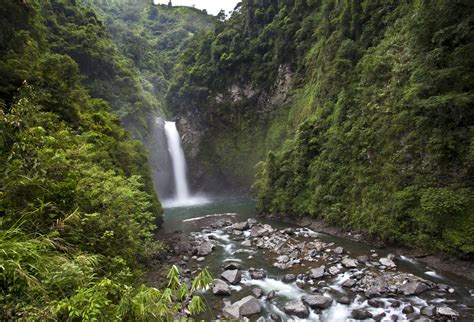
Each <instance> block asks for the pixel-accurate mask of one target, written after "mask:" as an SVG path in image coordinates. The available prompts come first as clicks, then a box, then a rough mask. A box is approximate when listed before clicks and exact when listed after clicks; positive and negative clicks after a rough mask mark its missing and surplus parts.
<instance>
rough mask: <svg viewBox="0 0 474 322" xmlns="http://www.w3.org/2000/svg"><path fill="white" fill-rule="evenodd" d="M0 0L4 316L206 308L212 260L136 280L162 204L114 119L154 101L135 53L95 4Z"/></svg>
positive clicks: (149, 257) (134, 144)
mask: <svg viewBox="0 0 474 322" xmlns="http://www.w3.org/2000/svg"><path fill="white" fill-rule="evenodd" d="M0 3H1V5H0V74H1V75H2V77H1V78H0V135H1V140H0V320H12V319H21V320H71V321H73V320H74V321H76V320H101V321H112V320H121V319H126V320H139V321H142V320H143V321H146V320H166V319H173V318H174V317H175V316H176V313H177V312H179V311H181V310H182V309H183V308H187V309H188V310H190V312H193V313H196V312H199V311H201V310H202V309H203V308H204V304H203V302H202V300H201V298H200V297H198V296H194V294H195V292H196V291H199V290H202V289H203V288H205V287H206V285H207V283H209V281H210V276H209V274H208V273H207V271H203V272H202V273H201V274H200V275H199V276H198V277H197V279H196V281H195V283H193V285H192V286H191V287H187V286H186V285H185V284H184V283H182V282H181V280H180V279H179V271H178V270H177V269H176V268H172V269H171V270H170V273H169V275H168V278H169V282H168V283H167V284H166V285H164V287H163V289H161V290H159V289H155V288H150V287H145V286H141V284H142V283H143V277H142V268H143V267H144V265H146V264H148V263H151V262H153V261H154V260H155V257H156V256H157V254H159V252H160V251H162V248H163V246H162V245H161V244H160V243H157V242H155V241H153V239H152V236H153V234H154V231H155V229H156V227H157V225H158V224H159V222H160V220H161V216H162V209H161V205H160V203H159V201H158V198H157V196H156V194H155V193H154V190H153V187H152V183H151V179H150V175H149V168H148V163H147V162H148V161H147V153H146V150H145V148H144V147H143V145H142V144H141V143H140V142H139V141H135V140H132V139H131V138H130V136H129V135H128V134H127V132H126V131H125V130H124V129H123V128H122V127H121V126H120V123H121V122H120V121H124V119H126V118H127V117H131V118H133V117H135V116H136V115H138V116H139V117H143V116H144V115H147V113H148V112H149V111H150V110H152V109H153V108H155V106H154V105H153V100H151V99H149V96H150V95H151V94H150V93H147V92H146V91H145V90H143V88H142V86H141V83H140V81H139V78H138V76H137V73H136V72H135V67H134V66H133V64H132V62H131V61H130V60H129V59H128V58H127V57H126V56H124V55H122V54H121V52H120V51H119V50H118V49H117V47H116V45H115V44H114V43H113V41H112V40H111V37H110V36H109V34H108V32H107V31H106V29H105V27H104V24H103V22H102V21H101V20H100V19H99V18H98V16H97V14H96V13H95V11H94V9H93V8H92V7H84V6H80V5H78V4H77V3H76V1H67V0H45V1H12V0H3V1H0ZM132 114H133V115H134V116H131V115H132Z"/></svg>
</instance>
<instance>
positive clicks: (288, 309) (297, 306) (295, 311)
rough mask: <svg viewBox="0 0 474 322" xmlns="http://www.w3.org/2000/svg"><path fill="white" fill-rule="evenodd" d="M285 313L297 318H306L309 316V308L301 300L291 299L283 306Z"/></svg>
mask: <svg viewBox="0 0 474 322" xmlns="http://www.w3.org/2000/svg"><path fill="white" fill-rule="evenodd" d="M283 310H284V311H285V313H286V314H290V315H295V316H297V317H299V318H302V319H304V318H307V317H308V316H309V309H308V307H307V306H306V305H304V304H303V302H300V301H291V302H288V303H286V304H285V307H284V308H283Z"/></svg>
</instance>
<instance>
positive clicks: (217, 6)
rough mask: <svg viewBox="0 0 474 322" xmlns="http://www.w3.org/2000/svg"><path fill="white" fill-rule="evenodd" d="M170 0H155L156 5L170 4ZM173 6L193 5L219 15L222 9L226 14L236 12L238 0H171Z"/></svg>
mask: <svg viewBox="0 0 474 322" xmlns="http://www.w3.org/2000/svg"><path fill="white" fill-rule="evenodd" d="M168 1H169V0H154V2H155V4H158V3H164V4H168ZM171 2H172V3H173V6H189V7H192V6H193V5H194V6H195V7H196V8H199V9H206V10H207V12H208V13H209V14H212V15H217V14H218V13H219V11H220V10H221V9H224V10H225V12H226V13H228V12H229V11H231V10H234V8H235V6H236V5H237V3H239V2H240V1H238V0H171Z"/></svg>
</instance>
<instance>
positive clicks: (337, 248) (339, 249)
mask: <svg viewBox="0 0 474 322" xmlns="http://www.w3.org/2000/svg"><path fill="white" fill-rule="evenodd" d="M334 252H335V253H336V254H342V253H344V248H342V247H336V248H335V249H334Z"/></svg>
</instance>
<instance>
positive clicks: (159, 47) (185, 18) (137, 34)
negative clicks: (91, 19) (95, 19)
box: [93, 0, 216, 112]
mask: <svg viewBox="0 0 474 322" xmlns="http://www.w3.org/2000/svg"><path fill="white" fill-rule="evenodd" d="M93 2H94V5H95V6H96V7H97V8H98V9H99V11H100V13H101V16H103V17H104V23H105V25H106V27H107V30H108V31H109V32H110V34H111V35H112V37H113V39H114V41H115V43H116V44H117V46H118V47H119V48H120V50H121V52H122V53H123V54H124V55H125V56H126V57H127V58H129V59H130V60H131V61H132V62H133V64H134V66H135V67H136V69H137V70H138V71H139V77H140V81H141V83H142V84H143V87H144V88H145V89H146V90H147V92H148V93H151V94H153V97H154V98H155V99H156V100H157V103H158V105H159V109H160V110H163V108H164V106H163V100H164V98H165V95H166V92H167V91H168V87H169V82H170V79H171V78H172V72H173V67H174V65H175V63H176V60H177V57H178V56H179V54H180V52H181V51H182V50H183V49H184V48H185V47H186V44H187V43H188V42H189V41H190V39H191V38H192V37H193V36H194V34H196V33H197V32H200V31H202V30H205V29H208V28H210V27H211V26H212V24H213V22H214V21H215V20H216V18H215V17H213V16H209V15H207V14H206V13H205V12H203V11H201V10H198V9H195V8H190V7H173V6H168V5H153V1H148V0H147V1H132V2H130V1H115V2H109V3H107V2H103V1H93ZM164 112H165V111H164Z"/></svg>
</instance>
